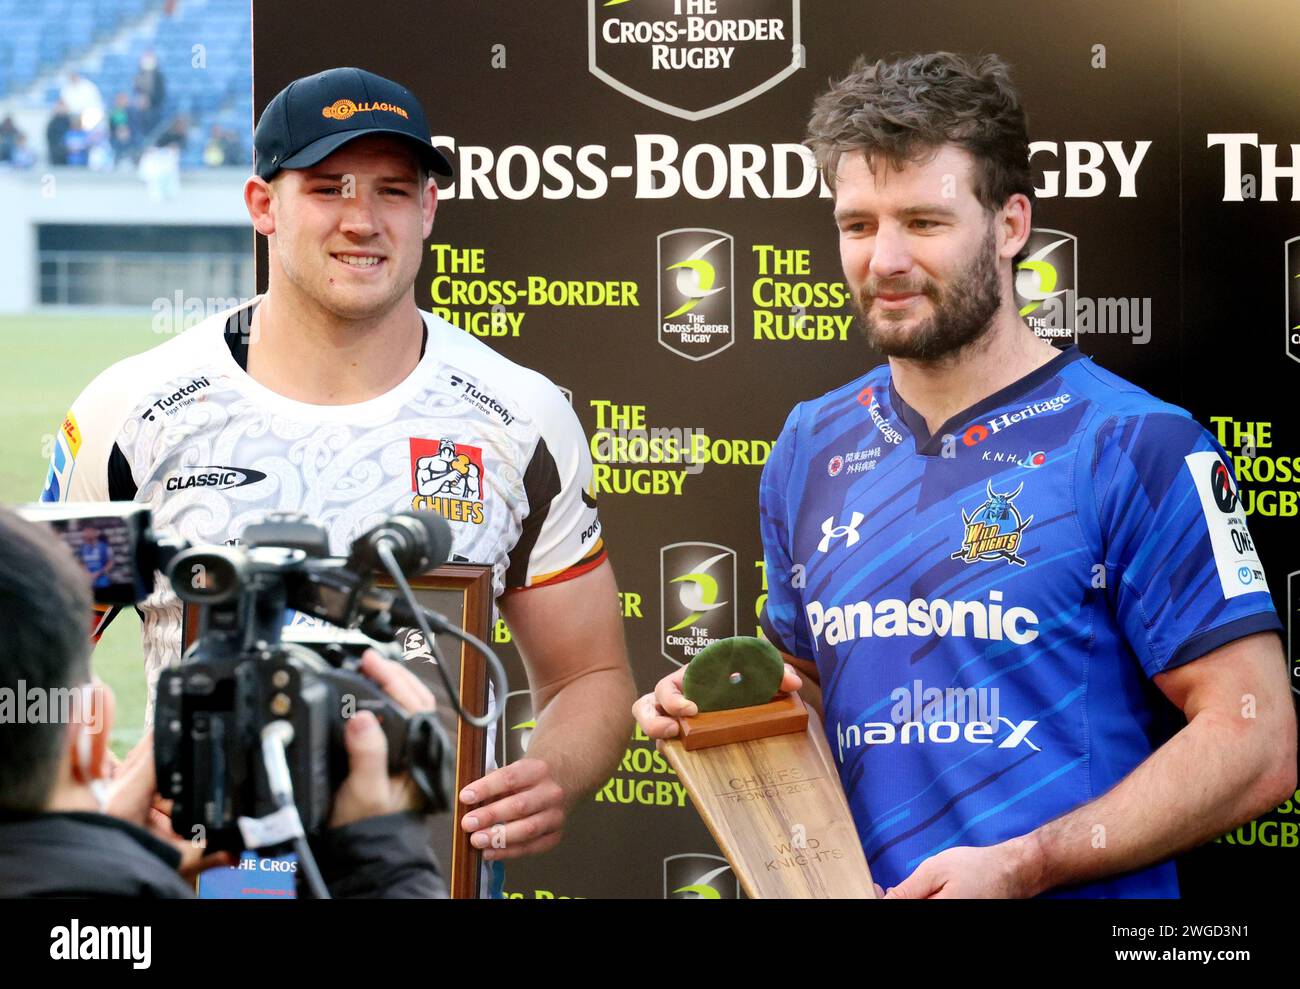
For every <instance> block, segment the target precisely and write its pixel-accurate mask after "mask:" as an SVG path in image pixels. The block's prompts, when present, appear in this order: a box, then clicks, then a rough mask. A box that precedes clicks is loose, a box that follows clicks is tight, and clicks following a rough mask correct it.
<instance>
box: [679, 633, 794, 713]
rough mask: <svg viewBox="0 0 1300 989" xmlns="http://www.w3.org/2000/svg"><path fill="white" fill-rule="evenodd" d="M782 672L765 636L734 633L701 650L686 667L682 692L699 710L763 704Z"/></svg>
mask: <svg viewBox="0 0 1300 989" xmlns="http://www.w3.org/2000/svg"><path fill="white" fill-rule="evenodd" d="M784 674H785V661H784V660H783V659H782V658H781V654H780V653H779V652H777V650H776V647H775V646H773V645H772V643H770V642H768V641H767V640H766V639H756V638H754V637H753V636H747V635H737V636H733V637H732V638H730V639H719V640H718V641H717V642H714V643H712V644H710V645H708V646H706V647H705V648H704V649H702V650H701V651H700V652H699V653H698V654H697V655H696V656H695V658H694V659H692V660H691V661H690V664H689V665H688V666H687V667H686V676H685V677H684V678H683V679H682V693H683V694H684V695H685V696H686V699H687V700H689V701H694V702H695V705H696V707H698V708H699V709H700V711H701V712H704V711H730V710H734V709H735V708H738V707H752V706H754V705H755V704H766V703H767V702H768V701H770V700H771V699H772V698H773V696H775V694H776V692H777V690H778V689H780V686H781V678H782V676H784Z"/></svg>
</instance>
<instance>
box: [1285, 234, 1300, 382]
mask: <svg viewBox="0 0 1300 989" xmlns="http://www.w3.org/2000/svg"><path fill="white" fill-rule="evenodd" d="M1283 250H1284V253H1285V260H1286V355H1287V356H1288V357H1290V358H1291V360H1293V361H1300V237H1292V238H1291V239H1290V240H1288V241H1287V242H1286V244H1285V245H1284V248H1283Z"/></svg>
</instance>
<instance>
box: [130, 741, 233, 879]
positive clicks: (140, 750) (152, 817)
mask: <svg viewBox="0 0 1300 989" xmlns="http://www.w3.org/2000/svg"><path fill="white" fill-rule="evenodd" d="M171 810H172V802H171V801H170V800H163V799H162V797H160V796H159V795H158V777H157V774H156V770H155V768H154V761H153V729H150V730H148V731H146V732H145V733H144V736H143V737H142V738H141V739H140V741H139V742H137V743H136V745H135V747H134V748H132V749H131V751H130V752H128V753H127V754H126V759H124V760H123V761H122V762H120V763H118V764H117V766H116V769H115V772H114V774H113V779H112V782H111V783H110V784H109V787H108V805H107V807H105V812H106V813H108V814H110V815H112V816H113V817H117V818H121V819H122V820H124V821H130V822H131V823H132V824H136V825H139V826H140V827H143V828H147V829H148V830H149V832H150V833H151V834H152V835H153V836H154V837H155V838H160V839H162V840H163V841H165V842H167V844H169V845H171V846H172V848H174V849H176V851H178V852H180V855H181V862H180V865H178V866H177V867H176V871H177V872H179V873H180V874H181V875H182V876H183V877H184V878H185V879H187V880H191V881H192V880H193V879H194V878H195V877H196V876H197V875H198V874H199V873H200V872H202V871H204V870H205V869H211V868H214V867H216V866H218V865H234V864H235V858H234V856H233V855H231V854H230V853H229V852H215V853H213V854H211V855H205V854H204V852H205V850H206V847H207V846H206V844H205V842H204V841H203V837H202V835H195V836H193V837H192V838H191V839H189V840H186V839H185V838H183V837H181V836H180V835H178V834H176V832H175V831H173V830H172V819H171Z"/></svg>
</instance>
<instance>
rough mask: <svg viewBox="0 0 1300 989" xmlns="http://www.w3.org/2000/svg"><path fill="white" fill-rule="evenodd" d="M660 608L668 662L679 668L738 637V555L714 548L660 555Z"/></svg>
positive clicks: (678, 547)
mask: <svg viewBox="0 0 1300 989" xmlns="http://www.w3.org/2000/svg"><path fill="white" fill-rule="evenodd" d="M659 605H660V619H661V622H662V624H661V625H660V628H662V629H663V647H662V649H661V652H662V654H663V656H664V658H665V659H667V660H669V661H670V662H673V663H676V664H678V665H679V666H680V665H682V664H684V663H688V662H690V660H691V659H692V658H693V657H694V656H695V654H696V653H698V652H699V651H700V650H702V649H703V648H704V647H705V646H707V645H709V644H710V643H712V642H717V641H718V640H719V639H726V638H730V637H731V636H733V635H735V634H736V553H735V551H734V550H732V549H728V548H727V547H726V546H718V545H716V544H715V543H673V544H672V545H671V546H664V547H663V548H662V549H660V550H659Z"/></svg>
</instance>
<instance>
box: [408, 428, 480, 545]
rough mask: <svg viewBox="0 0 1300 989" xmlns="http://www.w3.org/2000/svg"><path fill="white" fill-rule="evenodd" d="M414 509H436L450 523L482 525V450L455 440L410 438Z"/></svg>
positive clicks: (412, 504) (412, 503)
mask: <svg viewBox="0 0 1300 989" xmlns="http://www.w3.org/2000/svg"><path fill="white" fill-rule="evenodd" d="M411 490H412V491H414V492H415V497H414V498H412V499H411V508H412V509H413V510H414V511H417V512H419V511H430V512H437V513H438V514H439V515H441V516H442V517H443V518H445V519H446V520H447V521H448V522H472V523H473V524H474V525H482V524H483V519H484V515H483V501H484V499H485V498H486V497H487V489H486V487H485V486H484V483H483V451H482V450H481V449H479V448H478V447H476V446H466V445H465V444H463V443H457V442H455V441H454V440H449V439H441V440H426V439H417V438H415V437H411Z"/></svg>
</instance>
